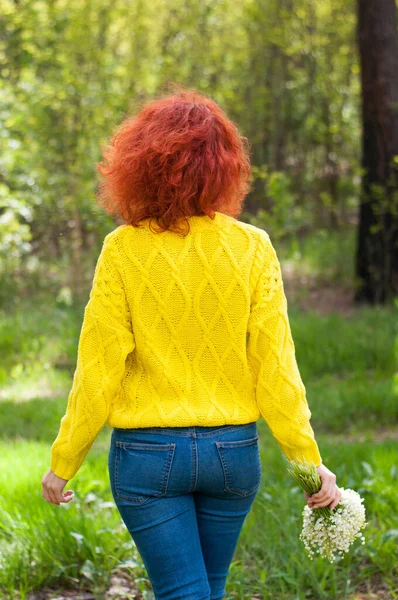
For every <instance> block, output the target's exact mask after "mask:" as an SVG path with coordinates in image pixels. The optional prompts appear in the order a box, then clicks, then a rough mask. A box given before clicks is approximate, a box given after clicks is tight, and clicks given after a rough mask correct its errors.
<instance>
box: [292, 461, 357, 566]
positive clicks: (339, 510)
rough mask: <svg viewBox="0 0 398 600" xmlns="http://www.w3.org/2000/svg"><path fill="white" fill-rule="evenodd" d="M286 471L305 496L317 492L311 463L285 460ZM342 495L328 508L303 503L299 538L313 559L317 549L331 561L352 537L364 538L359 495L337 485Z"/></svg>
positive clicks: (318, 482) (318, 486) (318, 481)
mask: <svg viewBox="0 0 398 600" xmlns="http://www.w3.org/2000/svg"><path fill="white" fill-rule="evenodd" d="M288 462H289V465H290V466H288V471H289V473H290V474H291V475H292V476H293V477H294V478H295V479H296V481H297V482H298V483H299V484H300V485H301V487H302V488H303V489H304V490H305V491H306V492H307V494H308V495H309V496H312V494H315V493H316V492H318V491H319V490H320V489H321V487H322V481H321V478H320V477H319V474H318V472H317V470H316V467H315V465H314V464H313V463H311V464H309V463H306V462H298V461H295V460H290V461H288ZM339 489H340V490H341V492H342V496H341V498H340V501H339V503H338V505H337V506H336V507H335V508H334V509H333V510H330V509H329V508H328V507H327V506H321V507H319V508H310V507H309V506H308V505H305V507H304V510H303V512H302V515H303V517H304V519H303V530H302V532H301V534H300V539H301V540H302V541H303V542H304V545H305V547H306V549H307V551H308V555H309V557H310V559H311V560H313V557H314V553H315V552H318V553H319V554H320V556H322V557H323V558H327V559H328V560H329V561H330V562H333V561H334V560H335V558H336V553H338V554H340V555H342V554H343V553H344V552H348V549H349V547H350V545H351V544H352V543H353V542H354V541H355V539H356V538H358V537H360V538H361V539H362V544H364V543H365V538H364V536H363V535H362V533H361V530H362V529H364V528H365V526H366V525H367V524H368V523H367V522H366V521H365V507H364V506H363V498H361V497H360V495H359V494H358V493H357V492H355V491H354V490H350V489H347V490H346V489H344V488H343V487H340V488H339Z"/></svg>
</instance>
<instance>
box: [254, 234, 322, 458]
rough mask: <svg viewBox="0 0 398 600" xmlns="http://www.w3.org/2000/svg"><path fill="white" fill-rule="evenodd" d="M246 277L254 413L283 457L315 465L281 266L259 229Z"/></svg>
mask: <svg viewBox="0 0 398 600" xmlns="http://www.w3.org/2000/svg"><path fill="white" fill-rule="evenodd" d="M252 276H253V277H254V281H255V285H254V292H253V294H252V300H251V312H250V317H249V323H248V334H249V340H248V361H249V365H250V367H251V369H252V371H253V373H254V376H255V382H256V401H257V405H258V408H259V411H260V413H261V415H262V417H263V418H264V420H265V421H266V422H267V424H268V426H269V428H270V430H271V433H272V435H273V437H274V438H275V439H276V441H277V442H278V444H279V446H280V448H281V450H282V452H283V454H284V455H285V456H286V458H287V459H288V460H292V459H296V460H301V461H302V460H305V461H306V462H313V463H314V464H315V466H319V465H320V464H321V463H322V458H321V456H320V453H319V449H318V445H317V443H316V441H315V438H314V432H313V429H312V427H311V424H310V418H311V411H310V409H309V407H308V403H307V399H306V389H305V387H304V384H303V382H302V380H301V376H300V372H299V369H298V366H297V361H296V355H295V346H294V342H293V339H292V333H291V329H290V323H289V318H288V310H287V300H286V296H285V292H284V286H283V281H282V272H281V266H280V263H279V260H278V257H277V255H276V252H275V249H274V247H273V245H272V243H271V240H270V238H269V236H268V234H267V233H266V232H263V231H262V232H261V234H260V240H259V246H258V252H257V254H256V258H255V261H254V265H253V271H252Z"/></svg>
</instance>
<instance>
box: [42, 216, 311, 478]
mask: <svg viewBox="0 0 398 600" xmlns="http://www.w3.org/2000/svg"><path fill="white" fill-rule="evenodd" d="M189 222H190V228H191V230H190V232H189V233H188V235H187V236H186V237H183V236H181V235H179V234H178V233H175V232H171V231H165V232H161V233H157V232H154V231H152V230H151V229H150V227H149V219H145V220H144V221H142V222H141V224H140V226H139V227H133V226H131V225H121V226H120V227H117V228H116V229H115V230H114V231H112V232H111V233H110V234H108V235H107V236H106V237H105V240H104V243H103V247H102V251H101V253H100V256H99V258H98V261H97V265H96V269H95V273H94V280H93V285H92V290H91V292H90V298H89V301H88V304H87V306H86V308H85V312H84V319H83V325H82V329H81V334H80V339H79V346H78V356H77V367H76V370H75V374H74V377H73V384H72V389H71V391H70V394H69V398H68V404H67V409H66V414H65V416H64V417H63V418H62V420H61V425H60V429H59V433H58V436H57V438H56V440H55V441H54V443H53V445H52V448H51V469H52V470H53V471H54V473H55V474H56V475H58V476H59V477H63V478H65V479H71V478H72V477H73V476H74V475H75V474H76V472H77V471H78V469H79V468H80V466H81V464H82V462H83V460H84V458H85V456H86V454H87V453H88V451H89V449H90V448H91V446H92V444H93V442H94V440H95V438H96V436H97V435H98V433H99V432H100V430H101V429H102V427H103V426H104V425H105V424H108V425H109V426H111V427H117V428H140V427H183V426H193V425H201V426H214V425H226V424H240V423H250V422H252V421H256V420H258V419H259V418H260V417H261V416H263V418H264V419H265V420H266V422H267V424H268V426H269V428H270V430H271V432H272V434H273V436H274V437H275V439H276V440H277V442H278V444H279V445H280V448H281V450H282V452H283V453H284V454H285V456H286V457H287V458H305V459H306V460H309V461H313V462H314V463H315V465H316V466H318V465H319V464H321V462H322V459H321V456H320V454H319V449H318V446H317V443H316V441H315V439H314V432H313V430H312V428H311V425H310V418H311V412H310V410H309V407H308V404H307V400H306V394H305V387H304V385H303V382H302V380H301V377H300V373H299V370H298V366H297V362H296V356H295V347H294V343H293V340H292V335H291V330H290V325H289V320H288V313H287V301H286V296H285V293H284V289H283V282H282V274H281V268H280V264H279V261H278V258H277V256H276V253H275V250H274V248H273V246H272V243H271V241H270V238H269V235H268V234H267V233H266V232H265V231H263V230H261V229H259V228H257V227H255V226H253V225H250V224H248V223H244V222H242V221H238V220H236V219H234V218H233V217H230V216H227V215H224V214H223V213H219V212H216V216H215V219H214V220H212V219H211V218H210V217H208V216H207V215H205V216H195V217H189Z"/></svg>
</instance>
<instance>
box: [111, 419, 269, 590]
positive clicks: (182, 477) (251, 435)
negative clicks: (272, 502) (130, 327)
mask: <svg viewBox="0 0 398 600" xmlns="http://www.w3.org/2000/svg"><path fill="white" fill-rule="evenodd" d="M108 468H109V476H110V483H111V489H112V494H113V498H114V501H115V503H116V506H117V508H118V510H119V512H120V515H121V517H122V519H123V521H124V523H125V525H126V527H127V529H128V531H129V532H130V535H131V537H132V538H133V540H134V543H135V546H136V548H137V550H138V552H139V553H140V555H141V558H142V560H143V563H144V565H145V568H146V570H147V573H148V577H149V579H150V581H151V584H152V589H153V592H154V594H155V598H156V599H157V600H209V599H211V600H221V598H223V596H224V594H225V587H224V586H225V583H226V579H227V575H228V570H229V567H230V564H231V561H232V558H233V555H234V552H235V549H236V545H237V541H238V538H239V534H240V532H241V529H242V525H243V522H244V520H245V517H246V515H247V514H248V512H249V511H250V508H251V506H252V503H253V501H254V498H255V496H256V493H257V491H258V489H259V487H260V480H261V462H260V454H259V447H258V432H257V424H256V422H252V423H246V424H243V425H224V426H215V427H199V426H195V427H167V428H161V427H146V428H140V429H118V428H115V429H113V432H112V436H111V444H110V450H109V457H108Z"/></svg>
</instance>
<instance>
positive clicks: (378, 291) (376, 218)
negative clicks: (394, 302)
mask: <svg viewBox="0 0 398 600" xmlns="http://www.w3.org/2000/svg"><path fill="white" fill-rule="evenodd" d="M357 6H358V45H359V54H360V64H361V85H362V127H363V134H362V168H363V175H362V193H361V202H360V214H359V229H358V240H357V254H356V274H357V277H358V279H359V284H358V287H357V290H356V293H355V301H356V302H369V303H372V304H376V303H380V304H381V303H386V302H387V301H388V300H389V299H390V298H392V297H393V296H394V295H398V78H397V73H398V33H397V14H396V13H397V11H396V4H395V0H358V4H357Z"/></svg>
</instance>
